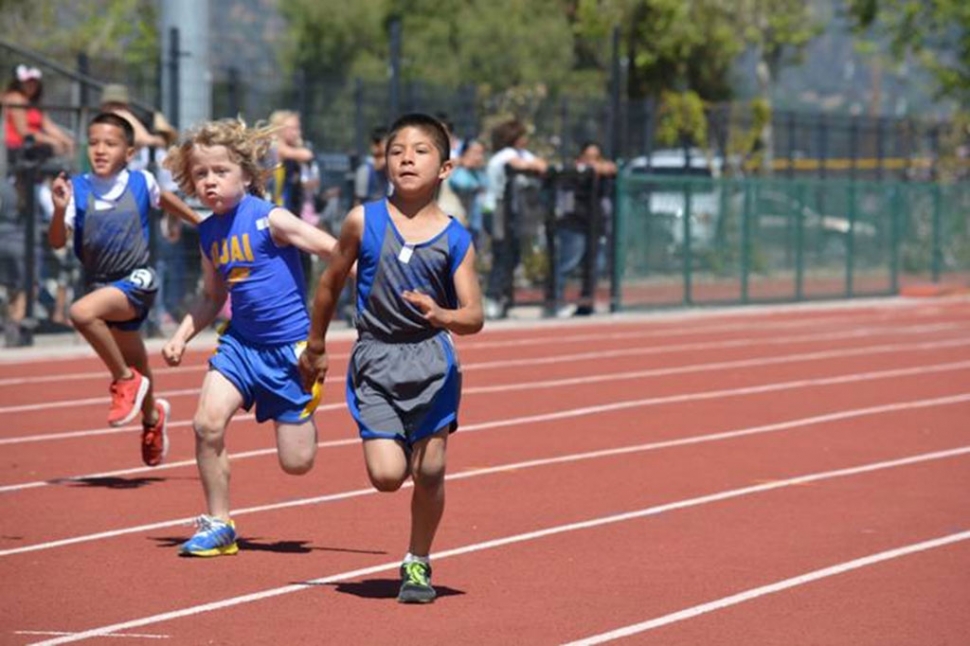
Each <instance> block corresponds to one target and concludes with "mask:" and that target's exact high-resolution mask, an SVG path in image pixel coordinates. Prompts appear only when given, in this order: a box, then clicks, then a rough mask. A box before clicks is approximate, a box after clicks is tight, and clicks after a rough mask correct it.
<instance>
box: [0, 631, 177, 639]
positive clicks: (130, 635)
mask: <svg viewBox="0 0 970 646" xmlns="http://www.w3.org/2000/svg"><path fill="white" fill-rule="evenodd" d="M13 634H14V635H26V636H28V637H59V636H66V635H76V634H77V633H71V632H66V631H63V630H15V631H13ZM102 636H103V637H117V638H119V639H171V638H172V636H171V635H153V634H145V633H111V634H110V635H102Z"/></svg>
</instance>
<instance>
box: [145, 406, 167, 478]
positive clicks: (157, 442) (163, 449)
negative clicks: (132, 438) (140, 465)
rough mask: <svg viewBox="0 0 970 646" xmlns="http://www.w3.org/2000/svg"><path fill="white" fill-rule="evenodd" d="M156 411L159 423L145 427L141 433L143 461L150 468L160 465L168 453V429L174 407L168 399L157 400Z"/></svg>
mask: <svg viewBox="0 0 970 646" xmlns="http://www.w3.org/2000/svg"><path fill="white" fill-rule="evenodd" d="M155 410H156V411H158V421H157V422H155V423H154V424H153V425H151V426H144V427H143V428H142V432H141V459H142V462H144V463H145V464H147V465H148V466H150V467H157V466H158V465H160V464H161V463H162V461H163V460H164V459H165V455H166V454H167V453H168V433H167V432H166V428H167V427H168V417H169V415H171V414H172V406H171V404H169V403H168V400H166V399H156V400H155Z"/></svg>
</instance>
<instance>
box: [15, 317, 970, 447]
mask: <svg viewBox="0 0 970 646" xmlns="http://www.w3.org/2000/svg"><path fill="white" fill-rule="evenodd" d="M834 336H838V337H839V338H854V337H859V336H866V334H865V332H864V331H863V332H861V333H860V332H858V331H854V332H847V333H839V334H838V335H828V334H825V335H808V336H805V337H794V338H793V337H788V338H785V339H778V340H777V342H778V343H780V344H787V343H791V342H795V341H793V339H795V340H797V341H799V342H801V341H810V340H821V339H829V338H834ZM772 342H774V340H771V339H766V340H744V341H743V342H738V341H727V342H720V343H710V344H708V343H701V344H690V346H689V347H688V346H664V347H662V348H661V347H654V348H639V349H628V350H616V351H607V352H586V353H581V354H573V355H559V356H556V357H544V358H535V359H523V360H516V361H498V362H492V363H488V364H471V365H463V366H462V370H463V371H465V372H466V373H467V372H468V371H470V370H474V369H475V368H476V367H478V368H486V369H488V368H512V367H516V366H533V365H543V364H553V363H567V362H572V361H585V360H600V359H606V358H610V357H627V356H634V355H645V354H661V353H671V352H680V351H684V350H691V351H693V350H708V349H713V348H729V347H744V346H761V345H767V344H770V343H772ZM968 345H970V339H966V338H955V339H946V340H942V341H926V342H923V343H913V344H906V343H902V344H896V343H890V344H880V345H871V346H862V347H859V348H848V349H836V350H821V351H815V352H806V353H800V354H789V355H778V356H773V357H756V358H752V359H739V360H735V361H721V362H714V363H700V364H690V365H686V366H675V367H672V368H652V369H647V370H641V371H637V372H629V373H620V374H621V375H623V376H622V377H620V378H623V379H635V378H642V377H654V376H664V375H671V374H682V373H686V372H700V371H705V370H725V369H734V368H748V367H757V366H768V365H775V364H778V363H789V362H795V361H819V360H823V359H833V358H845V357H854V356H860V355H867V354H885V353H887V352H919V351H923V350H936V349H941V348H948V347H962V346H968ZM593 379H595V376H593V375H587V376H584V377H583V378H572V379H568V378H567V379H564V380H559V381H549V382H531V383H528V382H527V383H524V384H507V385H499V386H491V387H490V388H491V389H490V390H489V389H485V388H484V387H480V388H478V389H473V388H466V389H464V390H463V391H462V394H475V393H481V392H501V391H503V390H509V391H511V390H521V389H523V388H530V387H542V386H540V385H537V384H545V385H546V387H550V386H558V385H570V384H575V383H580V384H581V383H586V382H588V381H591V380H593ZM344 381H345V377H344V376H342V375H339V376H338V375H332V376H330V377H328V378H327V379H326V382H325V383H326V384H329V385H332V384H335V383H338V382H339V383H343V382H344ZM199 392H200V389H199V388H191V389H185V390H177V391H175V390H169V391H163V392H157V393H155V396H156V397H166V398H170V399H171V398H174V397H181V396H190V395H197V394H198V393H199ZM107 402H108V399H107V398H89V399H75V400H63V401H56V402H44V403H38V404H23V405H19V406H7V407H0V414H2V413H25V412H33V411H38V410H53V409H56V408H73V407H75V406H81V405H105V404H107ZM102 434H103V431H102ZM3 443H5V441H4V440H0V444H3Z"/></svg>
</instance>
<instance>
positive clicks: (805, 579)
mask: <svg viewBox="0 0 970 646" xmlns="http://www.w3.org/2000/svg"><path fill="white" fill-rule="evenodd" d="M967 539H970V531H964V532H957V533H955V534H949V535H947V536H941V537H939V538H934V539H930V540H927V541H922V542H920V543H912V544H910V545H904V546H902V547H897V548H895V549H891V550H886V551H884V552H878V553H876V554H870V555H869V556H864V557H862V558H858V559H854V560H852V561H846V562H844V563H838V564H836V565H831V566H829V567H826V568H822V569H820V570H813V571H812V572H806V573H805V574H801V575H799V576H795V577H791V578H790V579H784V580H782V581H777V582H775V583H771V584H768V585H763V586H761V587H758V588H751V589H750V590H745V591H744V592H739V593H738V594H733V595H731V596H728V597H723V598H721V599H716V600H714V601H709V602H707V603H702V604H700V605H697V606H693V607H690V608H685V609H684V610H679V611H677V612H672V613H670V614H668V615H664V616H662V617H657V618H656V619H650V620H649V621H644V622H643V623H639V624H634V625H632V626H625V627H623V628H617V629H616V630H611V631H609V632H606V633H602V634H599V635H594V636H592V637H587V638H585V639H579V640H577V641H573V642H569V643H567V644H565V645H564V646H593V645H594V644H605V643H606V642H610V641H613V640H615V639H622V638H624V637H630V636H632V635H636V634H639V633H643V632H646V631H648V630H653V629H654V628H660V627H661V626H667V625H669V624H673V623H676V622H678V621H684V620H685V619H692V618H694V617H697V616H699V615H703V614H706V613H708V612H714V611H715V610H721V609H723V608H727V607H729V606H736V605H738V604H739V603H744V602H745V601H751V600H752V599H757V598H758V597H764V596H766V595H769V594H775V593H776V592H782V591H784V590H788V589H791V588H795V587H798V586H800V585H805V584H807V583H812V582H814V581H819V580H821V579H826V578H828V577H832V576H836V575H839V574H844V573H846V572H851V571H852V570H858V569H861V568H864V567H868V566H870V565H876V564H878V563H882V562H884V561H890V560H892V559H896V558H899V557H902V556H908V555H910V554H917V553H919V552H925V551H927V550H932V549H936V548H938V547H945V546H947V545H952V544H953V543H959V542H960V541H965V540H967Z"/></svg>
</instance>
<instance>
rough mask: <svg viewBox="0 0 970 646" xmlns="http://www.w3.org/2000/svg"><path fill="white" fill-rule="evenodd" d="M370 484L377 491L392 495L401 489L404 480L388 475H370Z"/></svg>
mask: <svg viewBox="0 0 970 646" xmlns="http://www.w3.org/2000/svg"><path fill="white" fill-rule="evenodd" d="M368 475H369V476H370V482H371V484H372V485H373V486H374V488H375V489H377V490H378V491H381V492H383V493H392V492H394V491H397V490H398V489H400V488H401V485H403V484H404V480H405V479H404V478H399V477H395V476H393V475H390V474H386V473H370V474H368Z"/></svg>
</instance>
